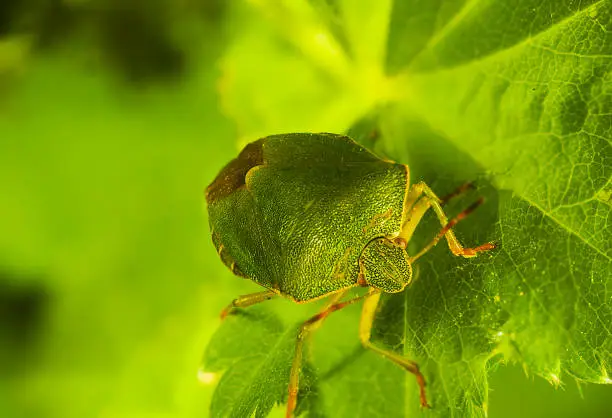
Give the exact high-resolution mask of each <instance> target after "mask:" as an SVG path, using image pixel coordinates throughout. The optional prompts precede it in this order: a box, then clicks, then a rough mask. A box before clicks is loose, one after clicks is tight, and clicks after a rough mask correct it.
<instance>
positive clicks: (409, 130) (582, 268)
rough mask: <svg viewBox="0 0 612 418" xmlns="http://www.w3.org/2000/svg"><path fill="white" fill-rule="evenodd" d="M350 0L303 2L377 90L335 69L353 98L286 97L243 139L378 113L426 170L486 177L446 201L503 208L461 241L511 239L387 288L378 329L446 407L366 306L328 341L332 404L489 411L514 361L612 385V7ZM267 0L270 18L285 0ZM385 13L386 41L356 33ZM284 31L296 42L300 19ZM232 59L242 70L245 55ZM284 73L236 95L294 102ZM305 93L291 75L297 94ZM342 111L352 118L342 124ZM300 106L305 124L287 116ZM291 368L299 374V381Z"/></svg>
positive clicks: (399, 147) (434, 181)
mask: <svg viewBox="0 0 612 418" xmlns="http://www.w3.org/2000/svg"><path fill="white" fill-rule="evenodd" d="M349 3H350V2H347V1H337V2H312V3H301V2H300V4H304V5H305V6H304V7H307V6H308V5H309V6H310V7H311V9H308V10H310V11H311V12H312V14H309V15H308V16H309V19H310V20H308V21H305V22H306V23H304V25H305V26H306V27H310V26H309V25H312V24H317V25H320V26H318V27H319V28H322V30H324V31H326V32H325V33H326V34H329V36H332V37H336V38H334V39H337V42H335V43H334V44H335V45H337V46H338V48H339V49H338V51H341V52H339V54H341V56H342V57H343V58H342V62H343V64H342V65H347V66H348V68H350V70H351V73H352V74H353V76H354V75H355V74H361V76H360V77H361V78H359V80H361V83H362V85H361V90H360V91H359V92H354V91H351V92H350V93H349V92H348V90H346V86H354V85H355V83H356V81H355V80H357V78H351V79H350V81H347V80H346V79H344V78H343V77H349V76H347V75H346V74H345V73H344V72H343V71H344V70H343V71H339V72H336V73H335V75H334V76H333V77H331V78H330V77H327V76H323V77H324V78H325V79H327V80H334V81H333V84H334V85H335V86H337V88H338V90H337V95H335V96H334V97H329V98H327V99H321V101H320V102H318V100H319V99H314V100H313V101H312V102H311V104H310V105H312V107H311V108H310V110H309V111H308V112H306V113H304V114H302V115H300V116H299V117H298V116H296V115H295V113H291V111H290V110H289V109H283V108H281V107H278V108H275V113H274V117H275V118H279V119H283V121H284V122H282V123H280V124H275V123H268V122H266V121H263V122H262V120H261V119H260V122H257V124H256V125H257V126H253V127H252V128H251V129H247V130H246V131H245V132H243V135H244V136H245V137H249V136H250V135H251V134H253V135H257V134H259V133H260V132H264V131H269V133H272V132H276V131H277V130H278V129H282V130H294V129H295V130H309V131H324V130H330V129H335V130H338V129H341V130H343V131H344V130H346V129H348V128H349V127H350V126H351V125H354V123H355V122H356V121H359V120H362V121H363V120H369V121H373V122H371V123H369V124H368V123H365V124H357V125H354V126H358V128H357V129H356V128H354V129H353V134H354V135H356V136H359V134H360V133H361V134H362V135H361V136H362V137H363V138H368V130H369V129H372V127H373V126H375V127H376V129H377V130H378V131H379V132H380V141H378V142H376V141H374V143H373V147H374V148H375V149H376V150H379V151H382V152H381V153H384V154H387V155H389V156H391V157H392V158H394V159H396V160H398V161H401V162H404V163H408V164H409V165H410V168H411V172H412V176H413V179H424V180H425V181H427V182H428V183H429V184H430V185H431V186H432V188H433V189H434V190H436V191H437V192H438V193H439V194H440V195H444V194H445V193H448V192H450V191H451V190H452V189H453V188H454V187H457V186H459V185H460V184H461V183H462V182H465V181H470V180H476V183H477V184H478V190H477V191H475V192H471V193H468V194H467V195H466V196H463V197H461V198H460V199H457V201H456V202H453V204H451V205H449V206H448V207H447V210H448V212H449V213H452V214H456V213H458V212H460V211H461V210H462V209H463V208H465V207H466V206H467V205H469V203H471V202H472V201H474V200H475V199H476V198H477V196H480V195H482V196H485V197H486V198H487V202H486V204H485V205H484V206H482V207H481V208H479V209H478V211H477V212H476V213H474V214H473V215H470V217H468V218H467V219H466V220H465V221H462V222H461V223H460V224H458V225H457V228H456V229H457V231H458V236H459V238H460V239H461V240H462V242H464V244H465V245H468V246H470V245H477V244H480V243H483V242H486V241H496V242H497V243H498V244H499V246H500V248H499V249H498V250H496V251H495V252H494V253H492V254H487V255H484V256H481V257H478V258H476V259H471V260H465V259H455V258H453V257H452V255H451V254H450V253H449V252H448V250H447V249H446V248H445V245H443V244H441V245H438V246H437V247H436V248H435V249H434V250H432V251H431V252H430V253H428V254H427V255H426V256H425V257H423V258H422V259H421V260H419V263H418V279H417V280H416V281H415V282H414V283H413V284H412V285H411V287H410V288H409V289H408V290H407V291H405V292H403V293H402V294H398V295H388V296H385V298H384V299H383V303H382V306H381V307H380V310H379V312H378V314H377V319H376V322H375V327H374V331H373V340H374V341H375V342H376V343H377V344H379V345H380V346H382V347H385V348H388V349H392V350H394V351H396V352H399V353H403V354H404V355H405V356H406V357H408V358H411V359H413V360H416V361H417V362H418V363H419V364H420V366H421V370H422V371H423V373H424V375H425V377H426V379H427V382H428V387H427V390H428V395H429V398H430V403H431V404H432V409H430V410H421V409H420V407H419V402H418V390H417V386H416V381H415V379H414V377H413V376H412V375H410V374H407V373H405V372H403V371H402V370H400V369H399V368H397V367H396V366H395V365H393V364H391V363H390V362H388V361H386V360H385V359H382V358H380V357H378V356H376V355H375V354H373V353H370V352H365V351H364V350H363V349H362V348H360V345H359V342H358V338H357V323H358V312H357V309H352V308H351V310H348V311H347V312H339V313H337V314H334V315H332V316H331V317H330V318H329V319H328V321H327V322H328V323H326V324H325V325H324V326H323V327H322V328H321V329H320V330H319V331H317V335H316V336H315V337H314V338H313V340H312V353H310V355H308V356H307V358H308V359H310V360H312V364H313V365H314V368H315V370H316V373H315V374H316V376H317V380H316V382H317V383H316V385H315V386H316V388H317V391H316V393H317V402H316V405H318V406H317V409H316V411H317V412H316V413H317V414H322V415H323V416H334V417H343V416H346V417H349V416H367V417H376V416H381V417H382V416H398V417H399V416H420V415H424V416H432V417H434V416H435V417H456V416H486V413H487V409H488V392H489V387H488V381H487V376H488V374H489V373H490V372H491V371H492V370H494V369H495V368H496V366H497V365H498V364H499V363H500V362H503V361H516V362H518V363H520V364H521V365H522V366H523V368H524V369H525V370H526V371H527V372H528V373H529V374H536V375H539V376H542V377H544V378H546V379H547V380H549V381H550V382H551V383H552V384H554V385H556V386H558V385H560V384H562V383H563V382H566V381H568V380H571V379H576V380H577V381H578V382H590V383H611V380H610V377H609V368H610V367H611V366H610V365H611V364H612V355H611V352H612V335H611V331H612V329H611V328H612V326H611V325H610V324H612V307H611V303H610V302H611V298H612V295H611V293H610V276H611V274H610V272H611V271H612V265H611V263H612V240H611V239H610V237H611V236H612V234H611V233H612V226H611V222H610V213H611V198H610V196H611V194H612V184H611V181H610V178H611V175H612V144H611V137H612V2H610V1H609V0H600V1H582V2H574V1H561V2H559V1H552V0H551V1H538V2H535V1H526V0H525V1H504V2H489V1H470V0H466V1H455V2H450V1H419V0H412V1H407V2H399V1H397V2H383V5H382V6H381V9H377V8H376V7H375V6H374V5H373V3H371V2H368V1H365V2H360V3H359V4H353V3H350V4H349ZM262 4H263V5H262V6H260V9H258V10H257V11H256V12H255V14H254V16H255V17H254V18H253V19H254V20H257V19H258V18H261V15H259V14H258V13H262V12H263V11H267V12H270V10H272V11H273V9H274V7H275V6H273V5H271V4H268V3H266V2H264V3H262ZM380 10H387V11H389V13H390V15H389V17H388V19H384V18H382V17H380V16H379V15H376V16H379V18H377V19H373V21H372V22H377V23H372V22H370V26H368V28H369V31H380V32H381V33H388V36H387V39H386V42H381V38H380V36H373V37H372V41H368V40H367V36H361V37H360V36H359V35H360V33H359V31H358V30H355V28H357V27H358V26H359V23H360V22H361V21H362V20H363V19H364V16H367V15H368V11H370V12H371V13H377V12H380ZM273 14H274V13H272V12H270V13H268V14H267V16H268V18H270V17H269V16H270V15H273ZM258 16H259V17H258ZM317 16H322V17H321V18H320V19H318V18H317ZM271 19H272V21H274V19H275V18H274V17H272V18H271ZM313 22H314V23H313ZM326 28H327V29H326ZM364 33H367V31H364ZM377 34H378V35H380V34H379V33H378V32H377ZM275 36H276V37H278V38H279V39H283V38H284V39H287V32H285V31H283V30H279V31H278V32H277V33H276V35H275ZM237 42H238V43H240V41H237ZM267 45H268V46H267V48H268V49H267V52H268V53H269V55H268V57H269V58H270V57H274V59H273V62H274V65H275V66H276V67H277V70H278V69H279V68H285V67H284V66H285V62H286V57H285V56H284V55H283V54H281V53H279V51H278V50H277V49H275V48H274V47H273V46H271V45H269V44H267ZM381 45H383V47H382V48H383V49H384V50H385V51H384V53H381V49H380V48H381ZM294 46H295V44H294ZM293 51H297V52H298V53H299V51H301V49H300V47H299V46H297V47H295V49H293ZM302 52H303V50H302ZM360 57H361V58H360ZM364 57H366V58H364ZM226 59H227V61H226V64H227V65H234V67H232V68H234V72H233V74H234V76H235V77H236V78H237V79H240V74H241V72H240V69H241V68H242V67H241V66H240V63H238V62H236V61H232V58H231V56H226ZM292 59H293V58H292ZM301 59H302V61H301V62H302V65H303V66H304V67H305V68H306V69H305V70H304V74H306V72H307V71H315V72H317V73H319V74H329V72H328V70H323V72H322V73H321V66H320V63H317V62H316V61H317V59H313V58H312V57H311V56H309V55H308V54H303V55H302V58H301ZM291 65H293V64H291ZM372 67H374V68H375V69H372ZM338 68H340V67H338ZM313 69H314V70H313ZM364 74H369V76H364ZM379 74H383V75H384V76H383V78H382V80H383V81H380V80H381V79H379V78H378V77H379ZM385 74H386V75H385ZM298 76H299V74H298ZM353 76H351V77H353ZM267 80H268V79H267V78H266V77H262V78H260V79H259V84H258V85H257V86H253V85H250V86H249V88H248V89H240V88H238V84H234V85H233V87H232V88H234V89H235V90H232V92H231V93H230V94H231V96H232V97H239V96H240V97H242V100H245V98H248V97H249V96H250V95H252V94H254V91H258V93H257V94H266V93H264V91H263V90H265V89H270V90H271V91H273V94H274V95H278V97H283V98H285V99H286V100H290V99H291V98H290V97H289V96H286V95H283V93H282V88H276V89H275V88H274V87H273V82H272V81H271V80H270V81H267ZM342 80H345V81H346V83H344V84H343V82H342ZM379 81H380V83H379ZM322 86H323V85H322V84H316V85H314V86H310V88H308V89H306V88H304V91H305V92H306V91H311V92H312V91H316V89H317V88H323V87H322ZM300 88H302V87H299V86H297V85H293V86H292V89H295V90H292V93H291V95H290V96H291V97H292V99H291V100H294V101H296V100H297V99H295V97H300V95H299V91H300ZM260 89H262V91H259V90H260ZM323 90H325V88H323ZM323 90H322V91H323ZM326 91H328V92H329V91H330V90H326ZM390 91H392V92H393V94H390ZM296 94H297V96H296ZM306 94H307V93H306ZM228 97H229V96H226V98H228ZM306 97H310V96H306ZM349 97H356V99H355V100H354V101H351V100H350V99H348V98H349ZM297 103H300V100H297ZM310 105H309V106H310ZM231 108H232V112H233V116H234V117H235V118H236V120H237V121H238V123H239V124H240V123H241V122H242V121H245V120H247V119H249V118H251V119H249V120H251V121H253V120H255V119H252V114H251V113H250V112H249V108H248V107H241V106H240V105H239V103H238V102H237V101H234V102H233V104H232V105H231ZM330 108H334V109H336V110H337V113H334V115H336V116H341V117H338V118H334V120H333V122H331V123H330V121H331V119H327V117H328V116H329V113H327V112H326V110H327V109H330ZM289 113H291V114H292V117H293V118H296V119H295V123H286V122H287V120H288V119H284V118H283V115H285V114H289ZM322 118H323V119H322ZM243 126H244V125H243ZM305 126H306V127H307V128H304V127H305ZM414 181H416V180H414ZM439 228H440V225H439V224H438V223H437V220H436V219H434V217H433V216H432V217H431V218H428V219H426V220H425V221H424V222H423V225H420V226H419V229H418V230H417V234H416V236H415V238H414V239H413V241H412V242H411V243H410V247H409V249H410V251H412V252H413V253H414V251H416V250H418V249H419V248H420V247H421V246H422V245H424V244H425V243H426V242H428V240H429V239H431V237H432V236H434V235H435V234H436V232H437V231H438V230H439ZM306 317H307V316H305V317H304V318H303V319H306ZM224 326H225V325H224ZM222 329H223V327H222V328H221V329H220V331H219V332H222V331H221V330H222ZM279 335H280V334H279ZM279 338H280V337H279ZM287 344H288V345H287V346H288V347H289V343H287ZM275 379H278V382H279V383H278V387H281V386H283V385H285V387H286V380H285V382H282V380H283V379H286V377H282V376H281V375H280V374H277V375H276V377H275ZM218 390H219V391H221V390H222V387H221V386H220V388H219V389H218ZM255 390H256V391H257V392H259V393H262V392H265V390H266V389H265V388H264V387H262V386H259V387H258V388H257V389H255ZM219 396H221V395H219ZM304 397H305V395H304ZM277 398H278V399H279V400H280V399H281V398H279V397H277ZM309 405H314V403H311V404H309ZM213 407H214V405H213ZM304 409H308V408H307V407H304Z"/></svg>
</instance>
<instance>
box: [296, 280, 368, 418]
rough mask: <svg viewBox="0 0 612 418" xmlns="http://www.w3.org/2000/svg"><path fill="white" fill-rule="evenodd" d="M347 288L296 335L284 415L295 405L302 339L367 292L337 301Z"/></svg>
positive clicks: (308, 321) (363, 296) (362, 297)
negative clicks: (328, 317)
mask: <svg viewBox="0 0 612 418" xmlns="http://www.w3.org/2000/svg"><path fill="white" fill-rule="evenodd" d="M347 292H348V290H345V291H343V292H340V293H338V294H336V295H335V296H333V297H332V299H331V300H330V302H329V304H328V305H327V306H326V307H325V308H324V309H323V310H322V311H321V312H319V313H318V314H316V315H314V316H313V317H311V318H310V319H308V320H307V321H305V322H304V323H303V324H302V326H301V327H300V330H299V331H298V335H297V342H296V344H295V356H294V357H293V363H292V364H291V375H290V377H289V398H288V399H287V414H286V417H287V418H290V417H291V416H292V414H293V411H294V410H295V407H296V405H297V395H298V389H299V379H300V369H301V364H302V350H303V346H304V341H305V340H306V338H307V337H308V335H310V333H311V332H312V331H314V330H316V329H317V328H319V327H320V326H321V324H322V323H323V320H324V319H325V318H327V316H328V315H329V314H330V313H332V312H335V311H337V310H340V309H342V308H344V307H346V306H349V305H352V304H353V303H355V302H359V301H360V300H362V299H364V298H366V297H367V296H368V294H365V295H362V296H357V297H355V298H353V299H348V300H346V301H344V302H338V301H339V300H340V299H342V297H343V296H344V295H346V293H347Z"/></svg>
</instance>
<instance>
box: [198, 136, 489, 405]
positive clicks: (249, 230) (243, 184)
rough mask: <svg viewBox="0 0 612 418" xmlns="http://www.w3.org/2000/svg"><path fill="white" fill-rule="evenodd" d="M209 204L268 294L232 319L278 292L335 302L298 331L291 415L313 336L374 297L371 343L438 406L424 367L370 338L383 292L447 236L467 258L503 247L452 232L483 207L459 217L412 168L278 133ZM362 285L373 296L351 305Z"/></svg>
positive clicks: (249, 273) (223, 252)
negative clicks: (466, 240)
mask: <svg viewBox="0 0 612 418" xmlns="http://www.w3.org/2000/svg"><path fill="white" fill-rule="evenodd" d="M206 201H207V204H208V212H209V222H210V228H211V233H212V238H213V242H214V244H215V247H216V248H217V251H218V252H219V255H220V257H221V259H222V261H223V262H224V263H225V264H226V265H227V266H228V267H229V268H230V269H231V271H232V272H233V273H234V274H236V275H238V276H242V277H245V278H249V279H251V280H253V281H254V282H256V283H258V284H260V285H262V286H263V287H265V288H266V289H267V290H265V291H263V292H259V293H255V294H252V295H246V296H242V297H239V298H238V299H236V300H234V301H233V302H232V303H231V304H230V306H228V308H226V310H224V312H223V314H222V317H224V316H225V315H227V313H229V312H230V311H231V310H232V309H234V308H237V307H246V306H250V305H252V304H255V303H258V302H261V301H264V300H267V299H270V298H272V297H274V296H276V295H281V296H285V297H288V298H290V299H293V300H294V301H296V302H307V301H311V300H314V299H318V298H321V297H325V296H330V298H331V301H330V303H329V304H328V306H327V307H326V308H325V309H324V310H323V311H321V312H320V313H319V314H318V315H315V316H314V317H312V318H311V319H309V320H308V321H306V322H305V323H304V324H303V325H302V328H301V330H300V332H299V334H298V338H297V339H298V341H297V344H296V355H295V360H294V362H293V366H292V370H291V377H290V383H289V398H288V402H287V416H291V414H292V413H293V410H294V408H295V405H296V400H297V389H298V379H299V372H300V363H301V353H302V345H303V341H304V339H305V338H306V336H307V335H308V333H309V332H310V331H312V330H313V329H314V328H316V327H317V326H318V325H319V324H320V323H321V321H323V320H324V319H325V317H327V315H329V314H330V313H331V312H333V311H335V310H338V309H341V308H343V307H344V306H347V305H349V304H352V303H355V302H357V301H361V300H364V299H365V302H364V308H363V313H362V319H361V325H360V339H361V341H362V343H363V345H364V346H365V347H366V348H369V349H372V350H374V351H376V352H378V353H379V354H381V355H383V356H384V357H386V358H388V359H390V360H391V361H393V362H395V363H396V364H398V365H400V366H402V367H403V368H405V369H406V370H408V371H409V372H411V373H414V374H415V375H416V377H417V381H418V383H419V387H420V396H421V404H422V405H423V406H424V407H427V406H429V405H428V403H427V399H426V396H425V389H424V388H425V379H424V377H423V376H422V374H421V372H420V371H419V368H418V365H417V364H416V363H415V362H413V361H411V360H408V359H405V358H404V357H402V356H400V355H398V354H396V353H394V352H391V351H388V350H384V349H381V348H379V347H376V346H374V345H373V344H372V343H371V342H370V341H369V340H370V330H371V326H372V322H373V320H374V313H375V311H376V305H377V303H378V300H379V299H380V294H381V292H387V293H395V292H400V291H402V290H403V289H404V288H405V287H406V285H408V284H409V283H410V281H411V279H412V267H411V266H412V263H413V262H414V261H415V260H417V259H418V258H419V257H421V256H422V255H423V254H424V253H425V252H427V251H428V250H429V249H430V248H431V247H433V246H434V245H435V244H436V243H437V242H438V241H439V240H440V239H441V238H443V237H444V238H446V240H447V243H448V245H449V248H450V250H451V251H452V253H453V254H455V255H461V256H464V257H472V256H475V255H476V254H477V253H478V252H479V251H485V250H489V249H491V248H493V245H492V244H484V245H481V246H479V247H475V248H463V246H462V245H461V244H460V243H459V241H458V240H457V238H456V237H455V235H454V233H453V231H452V229H451V228H452V226H453V225H454V224H455V223H456V222H458V221H459V220H460V219H461V218H462V217H465V216H466V215H467V214H468V213H469V212H471V211H472V210H473V209H474V208H475V207H476V206H478V204H480V203H481V201H479V202H477V203H476V204H475V205H472V206H471V207H470V208H468V209H467V210H466V211H464V212H462V213H461V214H460V215H459V216H458V217H456V218H454V219H452V220H451V221H449V220H448V219H447V217H446V215H445V214H444V211H443V210H442V207H441V203H442V200H441V199H439V198H438V197H437V196H436V195H435V194H434V193H433V191H431V189H430V188H429V187H428V186H427V185H426V184H425V183H422V182H421V183H416V184H415V185H412V186H410V183H409V170H408V167H407V166H406V165H403V164H397V163H394V162H392V161H387V160H382V159H380V158H378V157H377V156H376V155H374V154H372V153H371V152H370V151H368V150H366V149H365V148H363V147H361V146H360V145H358V144H357V143H356V142H354V141H353V140H352V139H350V138H348V137H346V136H340V135H334V134H327V133H324V134H307V133H296V134H284V135H273V136H269V137H266V138H263V139H260V140H258V141H256V142H253V143H251V144H249V145H247V146H246V147H245V148H244V149H243V150H242V152H241V153H240V154H239V156H238V157H237V158H236V159H234V160H233V161H231V162H230V163H229V164H228V165H226V166H225V167H224V168H223V169H222V170H221V172H220V173H219V174H218V176H217V177H216V178H215V180H214V181H213V182H212V183H211V184H210V186H208V188H207V190H206ZM429 208H433V210H434V211H435V213H436V215H437V216H438V218H439V220H440V223H441V225H442V227H443V228H442V230H441V231H440V233H439V234H438V235H437V236H436V237H434V239H433V240H432V241H431V242H430V243H429V244H428V245H427V246H426V247H425V248H423V249H422V250H421V251H419V252H418V253H416V254H415V255H412V256H411V255H409V254H408V253H407V251H406V245H407V243H408V242H409V241H410V238H411V237H412V234H413V232H414V230H415V228H416V226H417V225H418V223H419V222H420V220H421V218H422V217H423V215H424V214H425V213H426V211H427V210H428V209H429ZM355 286H364V287H368V288H369V291H368V292H367V293H366V294H365V295H363V296H359V297H356V298H353V299H348V300H345V301H342V300H341V299H342V297H343V296H345V294H346V292H347V290H348V289H350V288H352V287H355Z"/></svg>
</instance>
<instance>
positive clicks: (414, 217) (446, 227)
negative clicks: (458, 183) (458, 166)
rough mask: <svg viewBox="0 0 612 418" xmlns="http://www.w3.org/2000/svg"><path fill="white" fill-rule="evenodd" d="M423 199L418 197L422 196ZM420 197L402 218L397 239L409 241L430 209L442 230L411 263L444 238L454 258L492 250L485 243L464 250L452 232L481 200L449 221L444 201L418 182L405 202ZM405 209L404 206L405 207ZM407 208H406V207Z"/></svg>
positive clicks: (463, 187) (452, 195)
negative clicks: (443, 207)
mask: <svg viewBox="0 0 612 418" xmlns="http://www.w3.org/2000/svg"><path fill="white" fill-rule="evenodd" d="M467 187H468V186H462V187H460V188H459V189H457V191H456V192H453V193H451V194H450V195H449V196H448V198H451V197H455V196H456V195H457V194H458V193H462V192H463V191H464V190H466V189H467ZM423 194H424V195H425V196H423V197H420V196H422V195H423ZM418 197H420V198H419V199H418V200H417V201H416V202H415V203H414V204H413V205H412V206H411V207H410V209H409V211H410V212H409V213H408V214H407V215H405V216H404V222H403V223H402V231H401V233H400V235H399V238H402V239H404V240H405V241H406V242H409V241H410V238H411V237H412V235H413V234H414V231H415V229H416V227H417V225H418V224H419V222H421V219H422V218H423V216H424V215H425V213H426V212H427V210H429V208H432V209H433V210H434V212H435V214H436V216H437V217H438V220H439V221H440V225H442V227H443V229H442V230H441V231H440V233H439V234H438V236H437V237H435V238H434V239H433V240H432V241H431V242H430V243H429V244H428V245H427V246H426V247H425V248H423V249H422V250H421V251H420V252H419V253H418V254H417V255H416V256H414V257H411V262H414V261H415V260H417V259H418V258H420V257H421V256H422V255H423V254H425V253H426V252H427V251H429V250H430V249H431V248H432V247H433V246H434V245H436V244H437V242H438V241H439V240H440V239H441V238H442V237H444V238H446V242H447V243H448V248H449V249H450V251H451V252H452V253H453V254H454V255H456V256H463V257H473V256H475V255H476V254H477V253H478V252H481V251H487V250H490V249H492V248H494V245H493V244H490V243H487V244H484V245H480V246H478V247H473V248H464V247H463V245H461V243H460V242H459V240H458V239H457V237H456V236H455V233H454V232H453V230H452V227H453V226H454V225H455V224H456V223H457V222H459V221H460V220H461V219H463V218H465V217H466V216H467V215H468V214H469V213H471V212H472V211H473V210H474V209H476V207H478V206H479V205H480V204H481V203H482V199H480V200H478V201H477V202H476V203H475V204H473V205H472V206H470V207H469V208H468V209H466V210H464V211H463V212H461V213H460V214H459V215H457V217H455V218H453V219H452V220H450V221H449V219H448V217H447V216H446V213H445V212H444V210H443V209H442V204H443V203H444V201H443V200H442V199H440V198H439V197H438V196H437V195H436V194H435V193H434V191H433V190H431V188H430V187H429V186H428V185H427V184H425V183H424V182H419V183H417V184H415V185H413V186H412V187H411V188H410V191H409V192H408V194H407V197H406V201H409V200H411V201H412V200H415V198H418ZM405 207H406V205H405ZM406 208H407V207H406ZM405 210H406V209H405Z"/></svg>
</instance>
